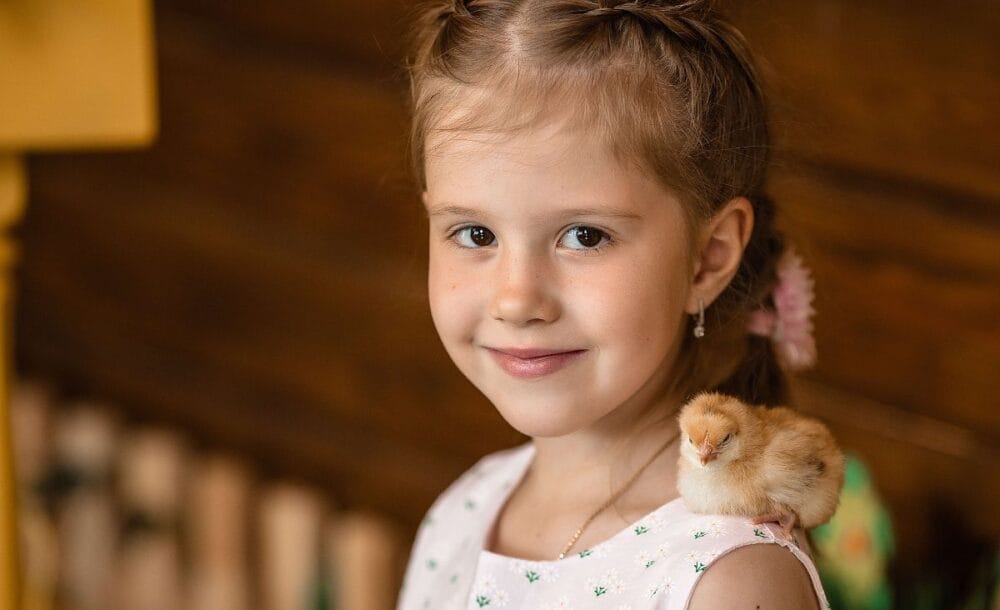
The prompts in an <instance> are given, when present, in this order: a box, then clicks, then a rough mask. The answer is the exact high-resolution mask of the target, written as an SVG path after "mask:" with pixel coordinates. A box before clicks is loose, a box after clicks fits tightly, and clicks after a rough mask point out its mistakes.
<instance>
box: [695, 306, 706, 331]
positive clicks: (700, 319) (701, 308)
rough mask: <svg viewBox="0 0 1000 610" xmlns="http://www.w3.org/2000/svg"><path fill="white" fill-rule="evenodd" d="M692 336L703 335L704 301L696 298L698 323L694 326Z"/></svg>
mask: <svg viewBox="0 0 1000 610" xmlns="http://www.w3.org/2000/svg"><path fill="white" fill-rule="evenodd" d="M694 336H695V337H697V338H699V339H701V338H702V337H704V336H705V302H704V301H702V300H701V299H698V324H697V325H696V326H695V327H694Z"/></svg>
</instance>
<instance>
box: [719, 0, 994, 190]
mask: <svg viewBox="0 0 1000 610" xmlns="http://www.w3.org/2000/svg"><path fill="white" fill-rule="evenodd" d="M727 7H728V8H729V9H731V12H732V14H733V16H734V20H735V21H736V22H737V23H738V24H739V26H740V27H741V28H742V29H743V30H744V32H745V34H746V36H747V38H748V39H749V40H750V42H751V44H752V46H753V47H754V48H756V49H758V50H759V51H760V53H761V55H762V56H763V58H764V60H765V62H766V63H767V64H769V66H770V69H768V70H766V72H767V73H768V74H769V76H770V79H771V82H772V85H773V88H774V90H775V93H776V94H777V95H776V97H775V102H776V103H775V105H774V110H775V112H774V114H775V123H776V126H777V131H778V132H779V133H781V134H782V136H783V137H782V143H783V144H784V145H785V146H786V147H787V149H788V150H789V151H790V152H791V153H792V154H794V155H796V156H799V157H806V158H810V159H815V160H819V161H822V162H825V163H829V164H832V165H835V166H841V167H845V168H850V169H852V170H855V171H860V172H863V173H875V174H884V175H888V176H895V177H898V178H901V179H907V180H912V181H913V182H916V183H925V184H930V185H936V186H939V187H945V188H948V189H952V190H954V191H957V192H960V193H970V194H974V195H976V196H980V197H987V198H990V199H991V200H992V202H993V204H994V206H995V205H996V204H997V203H1000V172H998V171H997V169H998V167H997V159H998V158H1000V113H997V112H996V108H997V105H998V103H1000V77H998V75H1000V38H998V37H997V32H998V31H1000V12H998V11H997V10H996V5H995V4H994V3H993V2H991V1H990V0H973V1H970V2H962V3H954V2H950V3H941V2H929V1H921V2H917V3H914V2H902V1H899V0H896V1H891V2H865V1H864V0H823V1H821V2H797V1H796V0H755V1H753V2H728V3H727Z"/></svg>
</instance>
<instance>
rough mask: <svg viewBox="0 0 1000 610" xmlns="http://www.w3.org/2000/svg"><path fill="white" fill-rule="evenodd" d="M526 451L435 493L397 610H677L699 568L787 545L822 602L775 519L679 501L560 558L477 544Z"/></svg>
mask: <svg viewBox="0 0 1000 610" xmlns="http://www.w3.org/2000/svg"><path fill="white" fill-rule="evenodd" d="M533 455H534V444H533V443H531V442H528V443H525V444H524V445H520V446H518V447H514V448H511V449H505V450H503V451H498V452H496V453H492V454H490V455H487V456H486V457H484V458H482V459H481V460H479V462H477V463H476V465H475V466H473V467H472V468H470V469H469V470H468V471H467V472H465V473H464V474H463V475H462V476H461V477H459V478H458V479H457V480H456V481H455V482H453V483H452V484H451V485H450V486H449V487H448V489H446V490H445V491H444V492H443V493H442V494H441V495H440V496H439V497H438V499H437V500H436V501H435V502H434V504H433V505H432V506H431V508H430V510H429V511H428V512H427V516H426V517H425V518H424V520H423V522H422V523H421V525H420V528H419V530H418V531H417V535H416V539H415V541H414V544H413V549H412V551H411V553H410V559H409V562H408V565H407V569H406V574H405V577H404V579H403V586H402V589H401V590H400V595H399V600H398V603H397V606H396V608H397V610H466V609H476V610H480V609H482V608H510V609H517V610H522V609H523V610H555V609H575V610H581V609H591V608H592V609H598V608H607V609H610V610H645V609H649V610H652V609H657V610H668V609H669V610H682V609H684V608H686V607H687V604H688V601H689V599H690V597H691V592H692V591H693V589H694V585H695V583H696V582H697V581H698V578H699V577H700V576H701V575H702V573H704V571H705V570H706V569H707V568H708V566H710V565H712V562H713V561H715V560H716V559H718V558H719V557H721V556H722V555H724V554H726V553H727V552H729V551H732V550H733V549H736V548H739V547H741V546H745V545H748V544H780V545H782V546H784V547H786V548H788V549H789V550H790V551H791V552H792V554H793V555H794V556H795V557H796V558H798V559H799V561H801V562H802V563H803V565H804V566H805V567H806V569H807V571H808V572H809V577H810V579H811V580H812V583H813V588H814V589H815V592H816V597H817V599H819V601H820V607H821V608H829V604H828V602H827V600H826V595H825V593H824V591H823V586H822V584H821V583H820V580H819V575H818V573H817V572H816V567H815V565H814V564H813V562H812V560H810V559H809V556H808V555H807V554H806V553H805V552H803V551H802V550H800V549H799V548H798V547H797V546H795V545H794V544H793V543H790V542H788V541H786V540H784V539H783V538H782V537H781V536H780V535H776V534H778V533H779V532H780V530H779V529H778V527H777V526H776V525H774V524H764V525H756V526H755V525H753V524H752V523H751V522H750V521H749V520H747V519H744V518H740V517H731V516H724V515H698V514H694V513H692V512H690V511H688V510H687V508H686V507H685V506H684V502H683V500H682V499H681V498H677V499H675V500H672V501H670V502H667V503H666V504H664V505H663V506H661V507H659V508H657V509H656V510H654V511H653V512H651V513H649V514H647V515H646V516H645V517H643V518H641V519H639V520H638V521H636V522H635V523H633V524H631V525H629V526H628V527H627V528H625V529H623V530H622V531H620V532H618V533H617V534H615V535H614V536H612V537H611V538H609V539H607V540H605V541H603V542H601V543H599V544H597V545H595V546H593V547H591V548H588V549H579V550H578V551H577V552H575V553H574V554H571V555H567V556H566V557H565V558H563V559H561V560H557V561H529V560H524V559H518V558H514V557H507V556H504V555H498V554H496V553H493V552H490V551H487V550H484V548H483V547H484V545H485V542H486V535H487V534H488V532H489V531H490V530H491V529H492V526H493V523H494V521H495V520H496V518H497V516H498V514H499V512H500V509H501V508H502V507H503V505H504V503H505V502H506V500H507V497H508V496H509V495H510V493H511V490H512V489H513V487H514V485H516V484H517V483H518V482H519V481H520V480H521V478H522V476H523V475H524V473H525V472H526V471H527V469H528V466H529V465H530V463H531V458H532V456H533Z"/></svg>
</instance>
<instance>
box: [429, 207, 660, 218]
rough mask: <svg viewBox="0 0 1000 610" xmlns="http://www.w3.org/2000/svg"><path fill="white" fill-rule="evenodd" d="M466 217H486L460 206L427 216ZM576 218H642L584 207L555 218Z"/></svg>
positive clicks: (611, 210)
mask: <svg viewBox="0 0 1000 610" xmlns="http://www.w3.org/2000/svg"><path fill="white" fill-rule="evenodd" d="M450 215H453V216H467V217H469V218H477V219H482V218H485V217H486V216H487V214H484V213H483V212H481V211H480V210H476V209H473V208H467V207H463V206H460V205H443V206H434V207H433V208H430V209H428V211H427V216H428V217H429V218H433V217H435V216H450ZM576 216H598V217H604V218H622V219H626V220H641V219H642V216H640V215H639V214H636V213H634V212H628V211H625V210H619V209H617V208H612V207H586V208H569V209H566V210H560V211H559V213H558V214H556V217H557V218H572V217H576Z"/></svg>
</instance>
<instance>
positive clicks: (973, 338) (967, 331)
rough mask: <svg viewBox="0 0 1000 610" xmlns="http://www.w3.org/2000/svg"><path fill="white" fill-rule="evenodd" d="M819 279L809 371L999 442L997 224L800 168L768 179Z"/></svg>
mask: <svg viewBox="0 0 1000 610" xmlns="http://www.w3.org/2000/svg"><path fill="white" fill-rule="evenodd" d="M771 187H772V191H773V192H774V194H775V196H776V199H777V200H778V202H779V205H780V206H781V207H782V214H783V217H782V220H781V223H780V224H781V225H782V226H783V227H784V228H785V230H786V231H787V232H788V234H789V236H790V239H791V240H792V242H793V243H795V244H796V245H797V248H798V249H799V251H800V252H802V253H803V256H804V257H805V258H806V259H807V264H808V265H809V266H810V267H811V268H812V269H813V272H814V276H815V277H816V280H817V281H816V298H817V304H816V309H817V314H816V318H815V324H816V340H817V346H818V348H819V365H818V368H817V370H816V371H815V372H814V374H813V376H814V377H815V378H816V379H818V380H822V381H825V382H827V383H828V384H830V385H834V386H838V387H844V388H851V389H853V390H855V391H856V392H857V393H859V394H863V395H867V396H870V397H873V398H878V399H880V400H882V401H884V402H887V403H890V404H899V405H906V406H907V408H910V409H913V410H914V411H916V412H920V413H923V414H925V415H929V416H932V417H937V418H942V419H946V420H948V421H953V422H955V423H957V424H961V425H965V426H970V427H975V428H978V429H982V430H983V431H984V432H986V433H987V434H990V435H992V436H993V438H1000V412H998V411H997V409H996V404H997V403H996V396H997V395H1000V394H998V392H1000V378H998V376H997V375H996V374H995V371H996V370H998V369H1000V320H998V319H997V316H996V315H995V312H996V311H997V309H998V307H1000V291H998V289H997V286H998V278H1000V257H998V256H997V252H998V251H1000V223H998V220H997V218H996V217H995V216H994V215H990V214H985V215H983V216H978V215H972V216H967V215H965V214H963V213H962V205H961V202H960V201H958V202H951V201H947V200H944V201H941V200H930V199H927V198H923V197H921V196H919V195H918V194H915V193H912V192H906V191H902V192H901V191H899V190H895V189H892V188H887V187H886V186H885V185H884V184H883V185H880V184H877V183H869V182H861V183H851V182H849V181H846V180H842V179H839V178H838V176H837V175H833V174H824V173H821V172H816V171H812V172H810V171H809V169H808V168H805V167H794V168H791V169H790V170H789V171H784V172H781V173H778V174H775V176H774V177H773V180H772V182H771Z"/></svg>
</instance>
